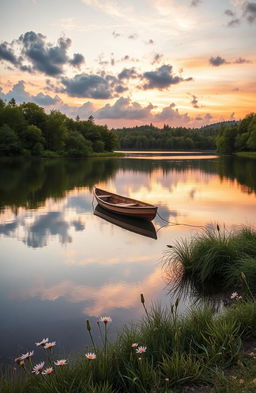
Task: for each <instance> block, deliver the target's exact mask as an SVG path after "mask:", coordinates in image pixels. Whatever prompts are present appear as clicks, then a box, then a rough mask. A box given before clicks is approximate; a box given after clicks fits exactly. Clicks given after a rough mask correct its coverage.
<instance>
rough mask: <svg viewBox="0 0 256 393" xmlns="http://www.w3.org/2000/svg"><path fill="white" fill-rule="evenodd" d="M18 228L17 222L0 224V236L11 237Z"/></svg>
mask: <svg viewBox="0 0 256 393" xmlns="http://www.w3.org/2000/svg"><path fill="white" fill-rule="evenodd" d="M17 226H18V221H17V220H16V221H13V222H8V223H7V224H0V234H1V235H5V236H12V235H13V233H14V232H15V230H16V228H17Z"/></svg>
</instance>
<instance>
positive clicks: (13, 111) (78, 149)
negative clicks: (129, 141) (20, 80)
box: [0, 99, 119, 157]
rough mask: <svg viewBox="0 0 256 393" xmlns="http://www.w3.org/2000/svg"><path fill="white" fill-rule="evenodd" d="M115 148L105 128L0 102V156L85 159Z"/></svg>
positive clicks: (112, 136)
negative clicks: (93, 154)
mask: <svg viewBox="0 0 256 393" xmlns="http://www.w3.org/2000/svg"><path fill="white" fill-rule="evenodd" d="M118 147H119V144H118V138H117V136H116V134H115V133H114V132H112V131H109V130H108V128H107V127H105V126H98V125H96V124H94V119H93V117H92V116H91V117H90V118H89V119H88V120H87V121H80V119H79V118H78V117H77V119H76V120H72V119H70V118H68V117H67V116H66V115H64V114H62V113H60V112H58V111H51V113H50V114H46V113H45V111H44V109H43V108H41V107H40V106H38V105H36V104H34V103H31V102H27V103H23V104H21V105H16V102H15V100H14V99H11V101H10V102H9V103H8V104H5V103H4V101H2V100H1V99H0V156H26V157H29V156H38V157H59V156H63V157H86V156H89V155H90V154H92V153H103V152H112V151H113V150H114V149H117V148H118Z"/></svg>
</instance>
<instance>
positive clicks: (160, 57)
mask: <svg viewBox="0 0 256 393" xmlns="http://www.w3.org/2000/svg"><path fill="white" fill-rule="evenodd" d="M162 58H163V55H160V53H156V54H155V56H154V58H153V61H152V63H151V64H152V65H154V64H157V63H159V62H160V61H161V60H162Z"/></svg>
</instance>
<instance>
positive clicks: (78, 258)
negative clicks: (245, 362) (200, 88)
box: [0, 152, 256, 364]
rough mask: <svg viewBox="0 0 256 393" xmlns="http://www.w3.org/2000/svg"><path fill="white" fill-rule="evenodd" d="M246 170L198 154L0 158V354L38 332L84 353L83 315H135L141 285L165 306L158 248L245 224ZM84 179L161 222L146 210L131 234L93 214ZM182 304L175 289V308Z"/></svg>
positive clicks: (249, 185) (252, 192) (251, 184)
mask: <svg viewBox="0 0 256 393" xmlns="http://www.w3.org/2000/svg"><path fill="white" fill-rule="evenodd" d="M255 173H256V160H250V159H242V158H234V157H217V156H214V155H210V156H207V155H200V154H199V153H198V154H192V153H172V152H170V153H164V154H160V153H157V152H150V153H149V154H146V153H145V152H143V153H141V152H137V153H136V152H134V153H132V154H131V153H130V154H128V156H127V157H124V158H102V159H87V160H35V161H30V160H27V161H26V160H24V161H1V163H0V247H1V248H0V249H1V276H0V310H1V324H0V337H1V340H0V341H1V342H0V363H1V364H3V363H11V362H12V361H13V358H15V357H16V355H19V354H20V353H24V351H27V350H32V349H35V345H34V343H35V342H36V341H38V340H40V339H42V338H44V337H49V339H50V340H51V341H57V347H56V351H57V352H59V353H62V354H66V355H67V354H72V353H75V352H81V351H84V350H85V349H86V348H87V346H88V344H89V339H88V334H87V331H86V330H85V321H86V319H90V321H91V323H92V325H93V326H96V321H97V318H98V317H99V316H102V315H107V316H111V318H112V320H113V322H112V324H111V326H110V332H111V335H112V337H114V336H115V335H116V333H117V332H118V330H120V328H121V327H122V326H123V325H124V324H125V323H127V322H129V321H137V320H139V318H141V316H142V315H143V309H142V307H141V304H140V294H141V293H143V294H144V296H145V299H146V302H147V304H148V305H150V303H151V302H158V303H160V304H162V305H167V304H170V303H172V302H173V301H174V300H175V298H174V296H173V295H170V294H169V291H170V288H171V286H172V278H171V277H168V278H167V277H166V274H165V272H164V271H163V269H162V259H163V256H164V255H165V253H166V251H168V248H167V247H166V246H167V245H170V244H173V243H174V242H175V241H176V240H178V239H181V238H187V237H190V236H193V235H194V234H195V233H197V232H198V231H200V228H199V227H198V226H210V225H216V224H217V223H218V224H219V225H220V226H221V228H223V226H224V225H225V226H226V228H232V227H236V226H239V225H241V224H245V225H254V224H255V218H256V175H255ZM95 185H96V186H99V187H100V188H103V189H107V190H109V191H112V192H115V193H118V194H122V195H126V196H129V197H131V198H135V199H139V200H142V201H146V202H149V203H153V204H155V205H157V206H158V207H159V209H158V212H159V214H160V216H161V217H163V218H164V219H165V220H168V221H170V222H171V223H172V225H168V226H166V223H165V221H163V220H162V219H161V218H160V217H159V216H157V217H156V219H155V220H154V221H153V225H152V226H150V225H149V226H146V227H145V228H144V227H143V228H140V227H138V226H137V224H136V225H134V226H135V228H134V226H133V229H134V230H135V232H133V231H131V230H128V229H127V227H128V228H129V229H132V228H131V226H132V223H131V222H128V223H127V221H124V222H123V221H121V222H118V220H115V222H114V223H113V222H112V221H113V217H105V216H104V212H102V211H97V210H96V212H95V213H96V214H94V208H95V207H96V202H95V200H93V194H92V190H93V187H94V186H95ZM183 224H186V225H183ZM137 232H143V235H142V234H141V233H137ZM194 302H195V296H194V295H193V293H190V294H186V295H184V297H183V298H182V300H181V305H180V311H181V312H184V311H185V310H186V309H187V307H189V306H191V305H192V304H193V303H194ZM97 334H98V332H97V330H96V329H95V335H97Z"/></svg>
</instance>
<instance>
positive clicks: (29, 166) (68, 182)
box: [0, 159, 117, 209]
mask: <svg viewBox="0 0 256 393" xmlns="http://www.w3.org/2000/svg"><path fill="white" fill-rule="evenodd" d="M116 170H117V161H115V160H113V159H88V160H64V159H63V160H62V159H60V160H33V161H31V160H29V161H25V160H15V161H11V160H6V161H1V167H0V209H2V208H3V207H4V206H10V207H12V208H13V209H15V208H17V207H20V206H22V207H26V208H37V207H38V206H40V205H42V204H43V202H44V201H45V200H46V199H47V198H50V197H51V198H54V199H58V198H62V197H64V195H65V192H66V191H67V190H72V189H74V188H75V187H84V186H87V187H92V186H93V185H94V184H95V183H98V182H100V181H105V180H107V179H109V178H110V177H111V176H113V174H114V173H115V172H116Z"/></svg>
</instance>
